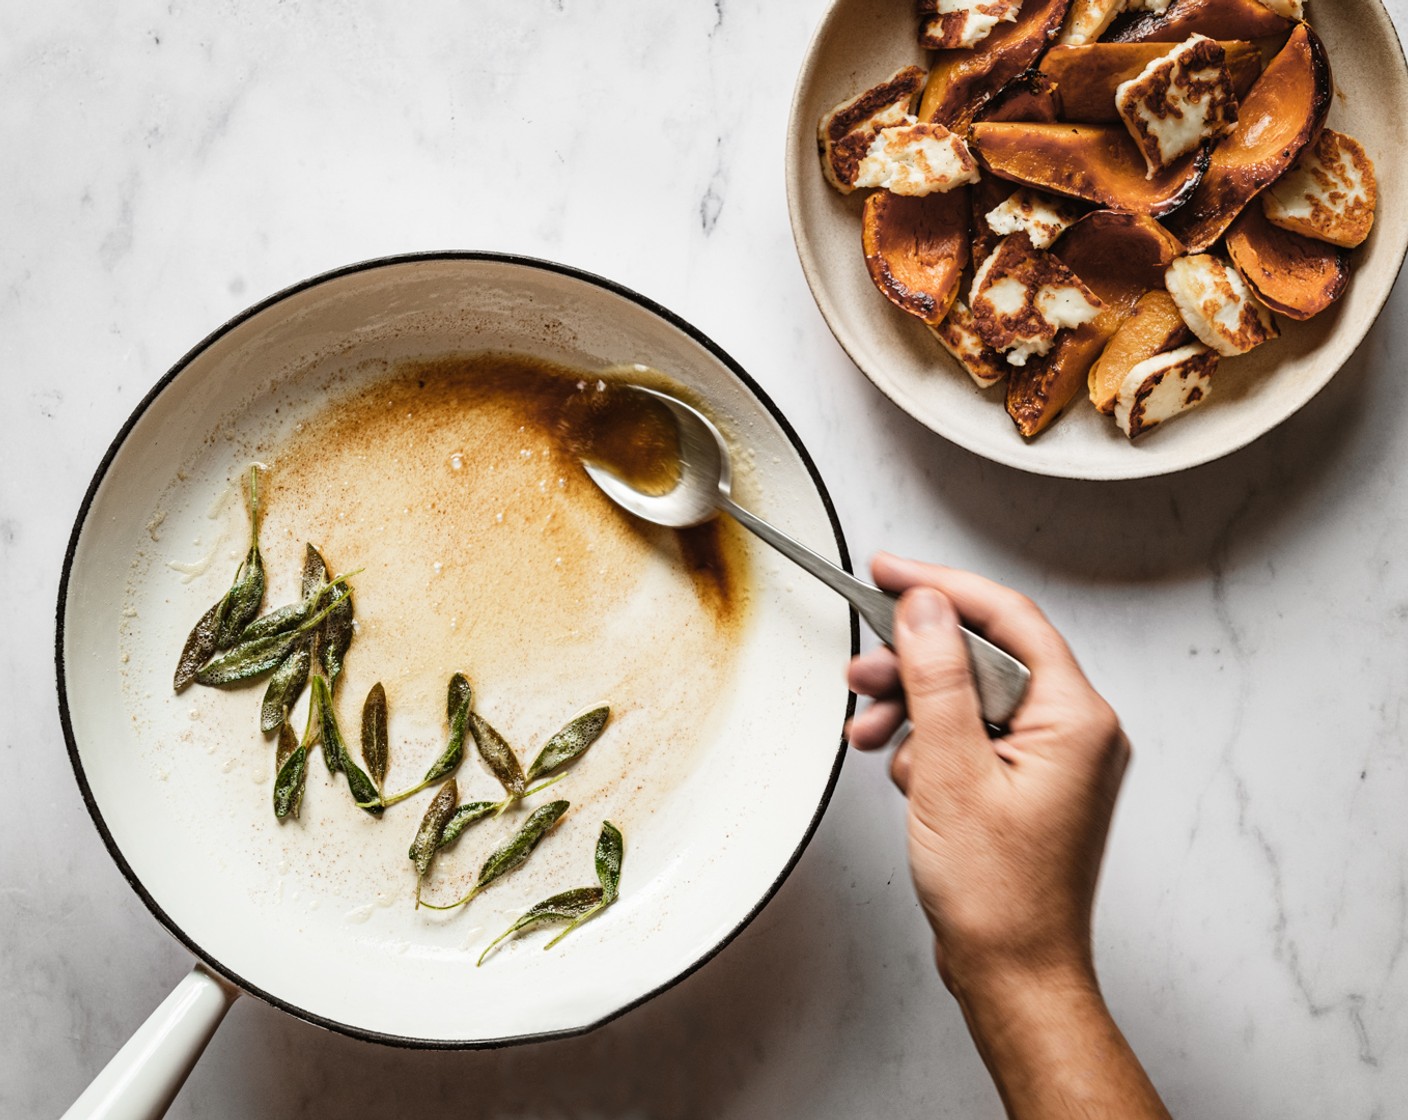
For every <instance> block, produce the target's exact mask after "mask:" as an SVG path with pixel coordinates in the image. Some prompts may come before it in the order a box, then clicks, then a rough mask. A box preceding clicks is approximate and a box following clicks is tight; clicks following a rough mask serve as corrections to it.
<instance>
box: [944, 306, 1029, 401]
mask: <svg viewBox="0 0 1408 1120" xmlns="http://www.w3.org/2000/svg"><path fill="white" fill-rule="evenodd" d="M929 330H930V332H931V333H932V334H933V336H934V337H935V338H937V339H938V340H939V341H940V342H941V343H943V346H944V349H945V350H947V351H948V352H949V353H950V354H952V355H953V356H954V357H955V358H957V359H958V364H959V365H961V366H962V367H963V368H964V369H966V370H967V371H968V376H969V377H971V378H972V379H973V380H974V381H975V382H976V383H977V384H978V386H979V387H980V388H984V389H986V388H987V387H988V386H989V385H996V384H997V383H998V382H999V381H1001V380H1002V379H1003V378H1004V377H1006V376H1007V371H1008V370H1009V369H1010V368H1011V367H1010V366H1009V365H1008V364H1007V363H1006V362H1005V361H1003V360H1002V355H1001V354H999V353H998V352H997V351H996V350H994V349H993V348H992V347H991V346H989V345H988V344H987V343H986V342H984V341H983V336H982V335H980V334H979V333H978V331H977V328H976V326H975V325H974V322H973V312H972V310H971V309H970V308H969V307H968V305H967V304H966V303H964V302H963V301H962V300H961V299H956V300H954V301H953V306H952V307H950V308H949V311H948V314H947V315H946V316H945V317H944V321H943V322H942V323H940V324H939V325H938V326H937V327H930V328H929Z"/></svg>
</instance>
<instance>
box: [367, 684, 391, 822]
mask: <svg viewBox="0 0 1408 1120" xmlns="http://www.w3.org/2000/svg"><path fill="white" fill-rule="evenodd" d="M386 724H387V708H386V689H385V688H383V687H382V684H381V682H380V681H377V682H376V684H374V685H372V689H371V691H370V692H368V693H367V699H366V702H365V703H363V705H362V761H363V762H364V763H366V767H367V776H368V777H370V778H371V780H372V781H373V782H374V783H375V784H376V788H377V793H378V795H380V793H381V787H382V784H383V783H384V782H385V781H386V768H387V766H388V765H389V763H390V761H391V746H390V742H389V740H388V738H387V733H386Z"/></svg>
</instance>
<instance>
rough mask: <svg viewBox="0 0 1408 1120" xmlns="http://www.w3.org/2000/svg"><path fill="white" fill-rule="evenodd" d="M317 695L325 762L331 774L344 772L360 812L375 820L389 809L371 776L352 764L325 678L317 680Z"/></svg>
mask: <svg viewBox="0 0 1408 1120" xmlns="http://www.w3.org/2000/svg"><path fill="white" fill-rule="evenodd" d="M313 695H314V696H315V697H316V698H317V701H318V716H319V724H320V726H321V728H322V735H323V760H324V761H325V762H326V763H327V765H328V769H329V770H341V771H342V772H343V773H344V774H346V775H347V786H348V788H349V789H350V790H351V791H352V799H353V800H354V801H356V802H357V808H359V809H365V810H366V811H367V812H369V813H371V814H372V815H373V816H379V815H380V814H381V811H382V809H383V808H385V806H383V805H382V803H381V794H380V793H379V792H378V791H377V788H376V786H375V785H374V784H373V782H372V780H371V779H370V778H369V777H367V773H366V771H365V770H363V769H362V768H361V767H360V766H358V765H357V764H356V762H354V761H353V760H352V755H351V754H349V753H348V750H347V742H346V740H344V739H343V737H342V729H341V728H340V727H338V725H337V712H336V711H335V710H334V708H333V703H332V686H331V685H330V684H328V682H327V680H326V679H325V678H323V677H321V676H315V677H314V678H313Z"/></svg>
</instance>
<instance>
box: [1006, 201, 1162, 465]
mask: <svg viewBox="0 0 1408 1120" xmlns="http://www.w3.org/2000/svg"><path fill="white" fill-rule="evenodd" d="M1052 252H1054V253H1055V254H1056V256H1058V257H1059V258H1060V259H1061V260H1062V261H1063V262H1065V264H1066V266H1067V267H1068V268H1070V270H1071V271H1072V272H1074V273H1075V274H1076V275H1077V276H1079V277H1080V278H1081V280H1083V281H1084V282H1085V285H1086V286H1087V287H1088V288H1090V290H1091V291H1093V292H1094V293H1095V294H1096V295H1097V296H1099V297H1100V301H1101V303H1103V304H1104V305H1105V306H1104V309H1103V310H1102V311H1101V312H1100V315H1099V317H1098V318H1096V319H1095V321H1094V322H1091V323H1087V324H1085V326H1082V327H1077V328H1076V329H1075V330H1073V331H1067V332H1066V333H1065V334H1064V335H1063V336H1062V337H1061V338H1059V339H1058V340H1057V342H1056V345H1055V347H1054V348H1053V349H1052V351H1051V352H1050V353H1049V354H1047V355H1046V357H1045V358H1043V359H1041V360H1040V361H1039V362H1038V361H1034V362H1030V363H1028V366H1027V368H1024V369H1021V370H1013V372H1012V376H1011V378H1010V379H1009V380H1008V382H1007V414H1008V415H1009V416H1011V417H1012V421H1013V423H1015V424H1016V425H1017V430H1018V431H1019V432H1021V433H1022V435H1024V436H1027V437H1029V438H1030V437H1031V436H1034V435H1037V434H1038V433H1039V432H1041V431H1043V430H1044V429H1046V428H1047V427H1049V426H1050V425H1051V423H1052V421H1054V420H1055V419H1056V417H1057V416H1058V415H1060V412H1061V410H1062V409H1063V408H1065V407H1066V405H1068V404H1069V403H1070V402H1071V401H1072V400H1074V399H1075V398H1076V396H1077V395H1079V393H1080V391H1081V390H1082V389H1087V390H1088V388H1089V378H1090V368H1091V366H1093V365H1094V364H1095V361H1096V359H1097V358H1099V357H1100V354H1101V352H1102V351H1103V350H1104V349H1105V346H1106V344H1107V343H1108V342H1109V341H1110V339H1111V338H1112V337H1113V336H1114V334H1115V332H1116V331H1117V330H1119V328H1120V326H1121V324H1122V323H1123V322H1124V321H1125V320H1126V319H1127V318H1129V316H1130V314H1131V313H1132V312H1133V311H1134V308H1135V305H1136V304H1137V303H1138V302H1139V299H1140V297H1141V296H1143V295H1144V293H1145V292H1148V291H1151V290H1154V289H1156V288H1161V287H1162V286H1163V274H1164V270H1165V269H1167V268H1168V266H1169V265H1170V264H1172V263H1173V261H1174V259H1175V258H1176V257H1178V256H1179V255H1180V254H1181V253H1182V252H1183V246H1182V245H1180V244H1179V242H1178V240H1177V238H1175V237H1173V236H1172V235H1171V234H1169V232H1168V231H1167V230H1165V229H1164V228H1163V227H1162V226H1161V225H1159V223H1158V222H1156V221H1154V220H1153V219H1152V218H1149V217H1147V216H1145V215H1143V214H1130V213H1124V212H1120V211H1114V210H1097V211H1095V212H1094V213H1092V214H1087V215H1086V216H1085V217H1084V218H1082V219H1081V220H1080V221H1079V222H1077V223H1076V224H1075V225H1073V226H1072V227H1071V228H1070V229H1068V230H1067V231H1066V232H1065V233H1064V234H1062V235H1061V240H1059V241H1058V242H1056V245H1055V247H1054V248H1053V250H1052Z"/></svg>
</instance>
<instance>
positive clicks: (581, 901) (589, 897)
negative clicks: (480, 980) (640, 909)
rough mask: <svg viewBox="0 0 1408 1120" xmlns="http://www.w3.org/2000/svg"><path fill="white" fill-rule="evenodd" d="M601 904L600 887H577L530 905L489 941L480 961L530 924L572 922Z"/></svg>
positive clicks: (482, 961) (480, 962) (480, 955)
mask: <svg viewBox="0 0 1408 1120" xmlns="http://www.w3.org/2000/svg"><path fill="white" fill-rule="evenodd" d="M601 905H602V893H601V888H600V887H576V888H574V889H573V890H570V891H563V892H562V893H561V894H555V895H553V896H552V897H551V898H545V899H543V901H542V902H539V903H537V904H536V905H534V906H530V907H529V908H528V909H527V910H525V911H524V912H523V913H522V915H520V916H519V918H518V920H517V921H516V922H514V923H513V925H511V926H509V927H508V929H506V930H504V931H503V933H501V934H499V936H498V937H496V938H494V940H493V941H491V942H489V946H488V948H486V949H485V950H484V952H482V953H480V954H479V962H478V963H479V964H483V963H484V959H485V958H486V957H487V956H488V955H489V954H490V953H492V952H493V951H494V950H495V949H496V948H497V947H498V945H499V943H500V942H502V941H506V940H507V939H508V938H510V937H512V936H513V935H514V934H515V933H518V932H519V931H521V930H525V929H527V928H528V927H529V926H536V925H542V924H543V923H544V922H570V921H572V920H573V919H574V918H582V917H585V916H586V915H587V914H590V913H591V912H592V911H593V910H596V909H597V908H598V907H600V906H601ZM476 967H478V966H477V965H476Z"/></svg>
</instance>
